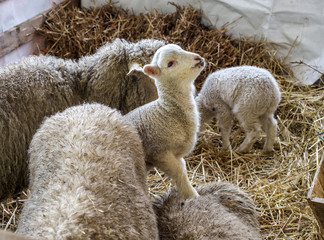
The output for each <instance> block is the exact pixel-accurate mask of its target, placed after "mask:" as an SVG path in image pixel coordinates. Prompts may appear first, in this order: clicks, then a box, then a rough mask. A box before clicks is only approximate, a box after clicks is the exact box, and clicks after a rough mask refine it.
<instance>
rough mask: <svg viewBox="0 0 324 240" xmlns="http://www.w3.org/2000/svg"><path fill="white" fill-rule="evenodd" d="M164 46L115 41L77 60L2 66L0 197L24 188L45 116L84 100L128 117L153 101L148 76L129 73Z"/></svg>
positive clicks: (48, 59) (36, 58) (148, 41)
mask: <svg viewBox="0 0 324 240" xmlns="http://www.w3.org/2000/svg"><path fill="white" fill-rule="evenodd" d="M163 45H164V43H163V42H162V41H159V40H153V39H146V40H141V41H139V42H137V43H130V42H127V41H124V40H120V39H116V40H115V41H113V42H112V43H107V44H106V45H104V46H102V47H101V48H99V49H98V51H97V52H96V53H95V54H93V55H90V56H85V57H83V58H81V59H79V61H73V60H63V59H60V58H56V57H53V56H31V57H28V58H26V59H24V60H22V61H20V62H17V63H14V64H11V65H7V66H4V67H3V68H0V132H1V134H0V146H1V147H0V186H1V188H0V199H1V198H5V197H9V195H11V194H12V193H15V192H18V191H20V190H21V189H22V188H24V187H26V186H27V179H28V177H27V169H28V166H27V161H26V156H27V148H28V144H29V143H30V140H31V138H32V136H33V134H34V133H35V131H36V129H37V128H38V127H39V125H40V123H41V122H42V120H43V118H44V116H50V115H52V114H54V113H56V112H58V111H62V110H64V109H66V108H67V107H70V106H74V105H78V104H80V103H83V102H85V101H86V102H100V103H103V104H106V105H108V106H110V107H112V108H117V109H119V110H121V111H122V112H123V113H126V112H128V111H130V110H132V109H134V108H136V107H138V106H141V105H143V104H145V103H147V102H150V101H153V100H155V99H156V98H157V92H156V88H155V85H154V83H153V82H152V80H151V79H150V78H149V77H147V76H146V75H144V74H137V75H135V74H133V75H132V76H127V73H128V72H129V70H130V68H131V67H132V64H133V62H140V63H149V62H150V61H151V59H152V57H153V54H154V52H155V51H156V50H157V49H158V48H160V47H161V46H163Z"/></svg>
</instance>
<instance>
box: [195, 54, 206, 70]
mask: <svg viewBox="0 0 324 240" xmlns="http://www.w3.org/2000/svg"><path fill="white" fill-rule="evenodd" d="M195 60H198V61H199V62H198V63H196V64H195V66H194V68H201V67H205V59H204V58H202V57H197V58H196V59H195Z"/></svg>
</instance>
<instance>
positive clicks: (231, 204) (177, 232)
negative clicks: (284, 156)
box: [153, 182, 262, 240]
mask: <svg viewBox="0 0 324 240" xmlns="http://www.w3.org/2000/svg"><path fill="white" fill-rule="evenodd" d="M197 192H198V193H199V196H198V197H196V198H190V199H180V198H179V197H178V195H177V191H176V190H175V189H174V188H173V189H171V191H170V192H168V193H165V194H162V195H160V196H158V197H156V198H155V199H154V200H153V208H154V211H155V214H156V216H157V221H158V226H159V235H160V239H161V240H163V239H186V240H203V239H213V240H223V239H231V240H261V239H262V238H261V235H260V230H259V223H258V219H257V216H258V215H257V212H256V210H255V206H254V204H253V202H252V200H251V199H250V198H249V196H248V195H247V194H246V193H245V192H243V191H242V190H240V189H238V188H237V187H236V186H234V185H232V184H230V183H224V182H218V183H210V184H207V185H201V186H199V187H198V188H197Z"/></svg>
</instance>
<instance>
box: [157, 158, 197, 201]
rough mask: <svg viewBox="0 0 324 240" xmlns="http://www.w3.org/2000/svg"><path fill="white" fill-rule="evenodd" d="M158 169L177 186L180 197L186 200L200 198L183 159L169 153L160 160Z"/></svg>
mask: <svg viewBox="0 0 324 240" xmlns="http://www.w3.org/2000/svg"><path fill="white" fill-rule="evenodd" d="M157 167H158V168H159V169H161V170H162V171H163V172H165V173H166V174H167V175H168V176H169V177H171V179H172V180H173V182H174V183H175V185H176V186H177V189H178V192H179V196H180V197H184V198H190V197H196V196H198V193H197V191H196V190H195V189H194V188H193V187H192V186H191V184H190V182H189V179H188V175H187V169H186V163H185V160H184V159H183V158H179V159H178V158H176V157H175V156H174V154H172V153H171V152H168V153H166V154H164V155H163V156H160V158H159V159H158V163H157Z"/></svg>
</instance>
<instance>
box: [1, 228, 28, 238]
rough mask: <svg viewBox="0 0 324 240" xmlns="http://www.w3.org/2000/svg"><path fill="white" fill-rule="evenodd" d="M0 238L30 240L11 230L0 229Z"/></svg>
mask: <svg viewBox="0 0 324 240" xmlns="http://www.w3.org/2000/svg"><path fill="white" fill-rule="evenodd" d="M0 240H32V238H28V237H25V236H22V235H19V234H15V233H13V232H9V231H3V230H0Z"/></svg>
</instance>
